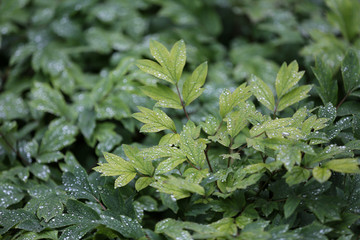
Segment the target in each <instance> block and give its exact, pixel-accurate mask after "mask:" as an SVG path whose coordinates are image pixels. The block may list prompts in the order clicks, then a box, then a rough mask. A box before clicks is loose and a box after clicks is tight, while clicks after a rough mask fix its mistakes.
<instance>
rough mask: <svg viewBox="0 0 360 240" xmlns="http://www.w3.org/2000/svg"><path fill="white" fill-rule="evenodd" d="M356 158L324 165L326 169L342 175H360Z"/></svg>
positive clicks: (337, 160)
mask: <svg viewBox="0 0 360 240" xmlns="http://www.w3.org/2000/svg"><path fill="white" fill-rule="evenodd" d="M358 165H359V163H358V160H357V159H356V158H343V159H335V160H331V161H329V162H326V163H325V164H324V167H326V168H329V169H331V170H333V171H335V172H341V173H360V169H359V166H358Z"/></svg>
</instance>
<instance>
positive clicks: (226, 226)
mask: <svg viewBox="0 0 360 240" xmlns="http://www.w3.org/2000/svg"><path fill="white" fill-rule="evenodd" d="M210 226H211V227H213V228H215V229H216V230H217V231H219V232H221V233H222V234H223V235H224V236H231V235H233V236H235V235H236V234H237V226H236V224H235V221H234V219H233V218H223V219H220V220H219V221H216V222H214V223H211V224H210Z"/></svg>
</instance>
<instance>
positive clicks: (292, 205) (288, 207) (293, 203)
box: [284, 195, 301, 218]
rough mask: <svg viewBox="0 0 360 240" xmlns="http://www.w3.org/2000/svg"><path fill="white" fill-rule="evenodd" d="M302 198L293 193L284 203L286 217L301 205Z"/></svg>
mask: <svg viewBox="0 0 360 240" xmlns="http://www.w3.org/2000/svg"><path fill="white" fill-rule="evenodd" d="M300 201H301V199H300V198H299V197H297V196H295V195H291V196H290V197H289V198H288V199H286V202H285V204H284V216H285V218H288V217H290V216H291V215H292V214H293V213H294V212H295V210H296V208H297V207H298V206H299V203H300Z"/></svg>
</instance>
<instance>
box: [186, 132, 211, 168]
mask: <svg viewBox="0 0 360 240" xmlns="http://www.w3.org/2000/svg"><path fill="white" fill-rule="evenodd" d="M205 148H206V144H205V143H204V141H201V140H200V139H198V140H194V139H193V138H192V136H191V134H189V133H187V132H182V133H181V134H180V149H181V150H182V151H183V152H184V153H185V155H186V157H187V158H188V159H189V160H190V162H192V163H193V164H195V165H196V166H199V167H203V165H204V163H205V154H204V150H205Z"/></svg>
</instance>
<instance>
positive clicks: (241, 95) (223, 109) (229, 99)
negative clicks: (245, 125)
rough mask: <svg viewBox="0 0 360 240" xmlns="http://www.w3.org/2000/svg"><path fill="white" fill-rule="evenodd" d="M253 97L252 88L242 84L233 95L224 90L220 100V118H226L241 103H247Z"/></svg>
mask: <svg viewBox="0 0 360 240" xmlns="http://www.w3.org/2000/svg"><path fill="white" fill-rule="evenodd" d="M250 96H251V92H250V86H246V83H244V84H241V85H240V86H239V87H238V88H236V89H235V91H234V92H233V93H231V92H230V91H229V90H227V89H226V90H224V92H223V93H221V95H220V98H219V108H220V116H221V117H222V118H224V117H225V116H226V115H227V114H228V113H229V112H231V111H232V110H233V108H234V107H235V106H236V105H237V104H239V103H240V102H245V101H246V100H247V99H248V98H249V97H250Z"/></svg>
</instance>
